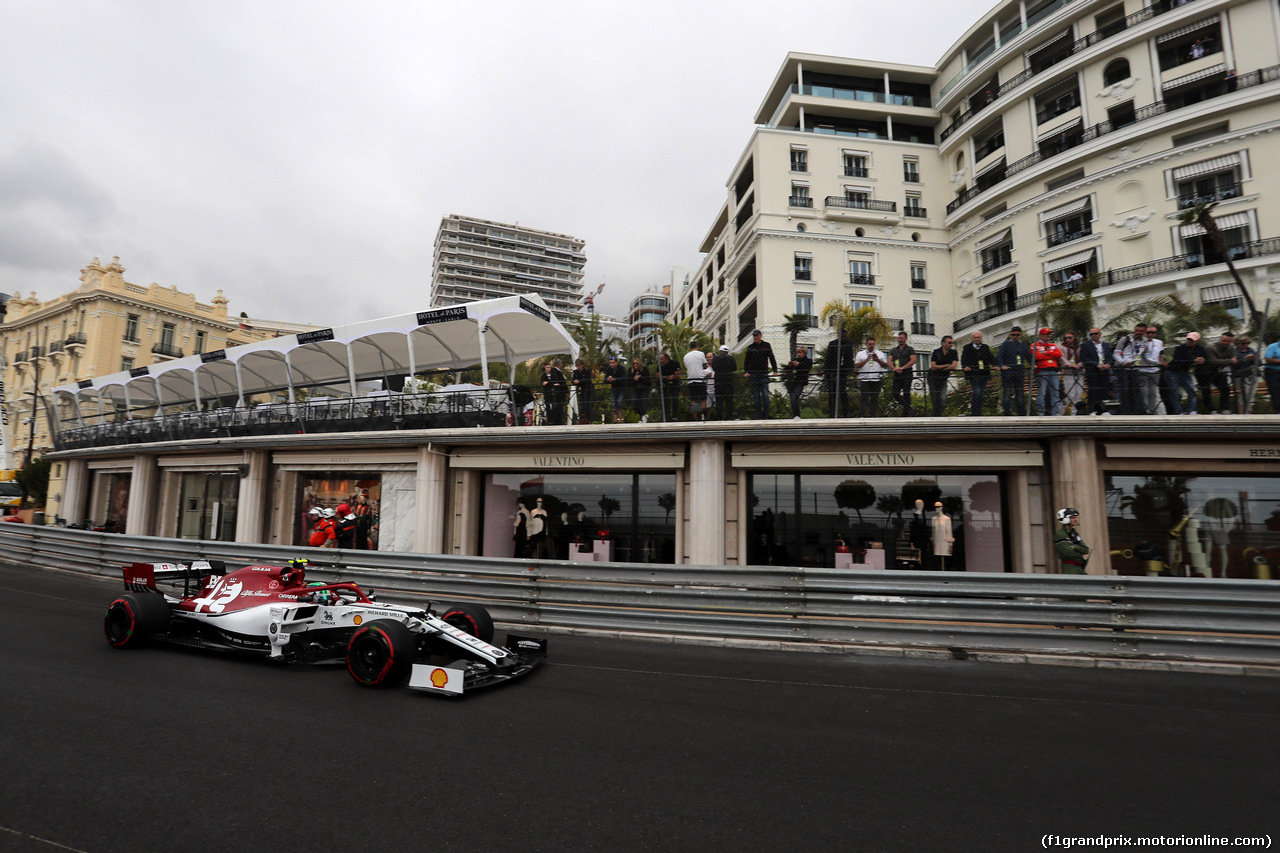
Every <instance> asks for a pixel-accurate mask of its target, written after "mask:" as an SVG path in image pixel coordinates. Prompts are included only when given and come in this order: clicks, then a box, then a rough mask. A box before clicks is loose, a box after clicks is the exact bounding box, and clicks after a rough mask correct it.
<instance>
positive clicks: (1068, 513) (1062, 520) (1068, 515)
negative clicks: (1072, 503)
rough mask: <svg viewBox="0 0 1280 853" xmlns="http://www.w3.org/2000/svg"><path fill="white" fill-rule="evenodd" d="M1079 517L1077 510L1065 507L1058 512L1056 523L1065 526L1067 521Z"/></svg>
mask: <svg viewBox="0 0 1280 853" xmlns="http://www.w3.org/2000/svg"><path fill="white" fill-rule="evenodd" d="M1079 515H1080V512H1079V511H1078V510H1075V509H1072V508H1071V507H1065V508H1063V509H1060V510H1058V523H1059V524H1066V523H1067V522H1068V521H1070V520H1071V519H1073V518H1076V517H1078V516H1079Z"/></svg>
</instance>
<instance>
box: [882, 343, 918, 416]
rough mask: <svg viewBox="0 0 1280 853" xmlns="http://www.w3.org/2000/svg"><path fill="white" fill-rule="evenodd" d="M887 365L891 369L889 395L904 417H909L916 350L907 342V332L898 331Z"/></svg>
mask: <svg viewBox="0 0 1280 853" xmlns="http://www.w3.org/2000/svg"><path fill="white" fill-rule="evenodd" d="M889 365H890V370H892V371H893V388H892V391H891V396H892V397H893V399H894V400H896V401H897V403H898V406H899V407H901V409H902V416H903V417H904V418H909V417H911V380H912V377H913V376H914V375H915V365H916V351H915V350H914V349H912V347H911V345H910V344H908V343H907V333H906V332H898V345H897V346H896V347H894V348H893V349H891V350H889Z"/></svg>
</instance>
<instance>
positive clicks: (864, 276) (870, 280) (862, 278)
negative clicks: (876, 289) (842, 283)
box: [849, 272, 876, 286]
mask: <svg viewBox="0 0 1280 853" xmlns="http://www.w3.org/2000/svg"><path fill="white" fill-rule="evenodd" d="M849 283H850V284H862V285H868V286H874V285H875V283H876V277H875V276H874V275H872V274H871V273H866V272H851V273H849Z"/></svg>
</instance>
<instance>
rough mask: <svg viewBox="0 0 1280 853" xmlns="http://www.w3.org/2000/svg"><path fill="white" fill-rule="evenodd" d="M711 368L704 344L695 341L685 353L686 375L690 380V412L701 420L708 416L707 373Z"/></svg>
mask: <svg viewBox="0 0 1280 853" xmlns="http://www.w3.org/2000/svg"><path fill="white" fill-rule="evenodd" d="M710 369H711V365H709V364H707V355H706V353H704V352H703V351H702V345H701V344H699V343H698V342H697V341H694V342H693V343H691V344H690V345H689V351H688V352H687V353H685V354H684V376H685V379H687V380H688V382H689V414H690V415H692V416H693V417H694V418H695V419H696V420H700V421H702V420H706V418H707V373H708V371H710Z"/></svg>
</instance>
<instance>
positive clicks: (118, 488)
mask: <svg viewBox="0 0 1280 853" xmlns="http://www.w3.org/2000/svg"><path fill="white" fill-rule="evenodd" d="M132 482H133V475H131V474H108V475H107V483H106V486H107V489H106V496H107V506H106V512H105V513H104V516H103V525H102V529H103V530H105V531H107V532H108V533H124V532H125V530H126V529H128V525H129V484H130V483H132Z"/></svg>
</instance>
